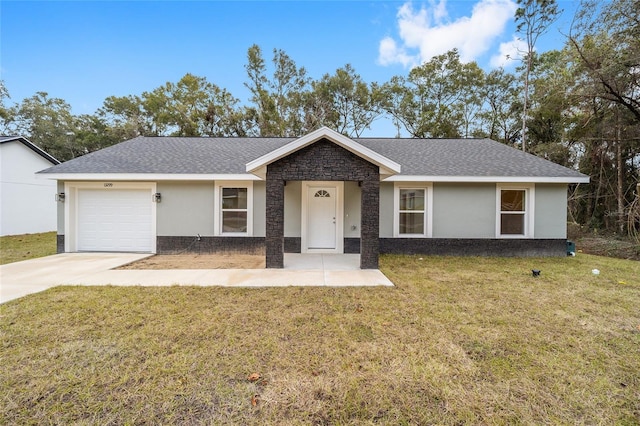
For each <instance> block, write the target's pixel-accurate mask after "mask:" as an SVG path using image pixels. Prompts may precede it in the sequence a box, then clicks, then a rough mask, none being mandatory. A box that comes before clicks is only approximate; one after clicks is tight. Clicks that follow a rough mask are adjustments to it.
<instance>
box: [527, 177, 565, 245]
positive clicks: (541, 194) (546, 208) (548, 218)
mask: <svg viewBox="0 0 640 426" xmlns="http://www.w3.org/2000/svg"><path fill="white" fill-rule="evenodd" d="M534 221H535V222H534V234H535V238H567V185H566V184H543V183H539V184H536V200H535V217H534Z"/></svg>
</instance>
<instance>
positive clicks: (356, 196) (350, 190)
mask: <svg viewBox="0 0 640 426" xmlns="http://www.w3.org/2000/svg"><path fill="white" fill-rule="evenodd" d="M360 203H361V192H360V187H359V186H358V182H350V181H347V182H345V183H344V221H343V223H344V237H345V238H352V237H359V236H360V214H361V211H362V207H361V206H360ZM354 227H355V228H354Z"/></svg>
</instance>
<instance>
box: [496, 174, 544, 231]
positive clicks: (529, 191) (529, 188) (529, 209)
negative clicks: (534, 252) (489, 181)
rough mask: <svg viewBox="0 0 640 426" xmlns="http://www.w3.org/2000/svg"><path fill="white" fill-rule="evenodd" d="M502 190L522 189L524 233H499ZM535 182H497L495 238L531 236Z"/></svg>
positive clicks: (533, 219)
mask: <svg viewBox="0 0 640 426" xmlns="http://www.w3.org/2000/svg"><path fill="white" fill-rule="evenodd" d="M502 190H523V191H524V194H525V195H524V234H517V235H515V234H505V235H503V234H501V233H500V217H501V215H502V210H501V209H502V205H501V204H502V203H501V201H502ZM535 191H536V186H535V184H528V185H525V184H499V185H496V238H501V239H508V238H512V239H514V238H515V239H517V238H533V237H534V235H535V233H534V221H535V218H534V213H535V211H536V209H535V207H536V206H535V199H536V197H535Z"/></svg>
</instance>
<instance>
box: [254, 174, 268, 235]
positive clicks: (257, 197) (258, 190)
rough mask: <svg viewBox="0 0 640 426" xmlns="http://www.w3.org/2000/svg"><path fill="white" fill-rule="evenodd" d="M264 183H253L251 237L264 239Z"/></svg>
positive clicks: (265, 227)
mask: <svg viewBox="0 0 640 426" xmlns="http://www.w3.org/2000/svg"><path fill="white" fill-rule="evenodd" d="M265 197H266V183H265V182H260V181H256V182H253V236H254V237H264V236H265V230H266V229H267V225H266V215H265V210H266V208H267V207H266V204H265V202H266V198H265Z"/></svg>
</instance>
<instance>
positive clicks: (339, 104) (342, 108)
mask: <svg viewBox="0 0 640 426" xmlns="http://www.w3.org/2000/svg"><path fill="white" fill-rule="evenodd" d="M313 90H314V93H315V94H316V98H315V101H316V102H320V103H321V105H324V106H325V107H326V110H325V114H324V115H323V119H322V121H321V124H323V125H326V126H328V127H331V128H333V129H335V130H336V131H338V132H340V133H342V134H344V135H347V136H351V137H354V136H355V137H360V136H361V135H362V132H363V131H365V130H366V129H368V128H370V127H371V123H373V121H374V120H375V119H376V118H377V117H379V116H380V114H381V113H382V108H381V105H382V93H381V90H380V88H379V87H378V85H377V84H376V83H372V84H370V85H369V84H367V83H366V82H364V81H363V80H362V77H360V75H359V74H357V73H356V72H355V70H354V69H353V67H352V66H351V65H350V64H347V65H345V66H344V67H342V68H338V69H337V70H336V72H335V74H333V75H329V74H325V75H324V76H323V77H322V79H320V80H319V81H316V82H314V83H313Z"/></svg>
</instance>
